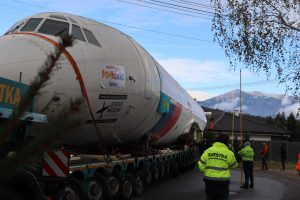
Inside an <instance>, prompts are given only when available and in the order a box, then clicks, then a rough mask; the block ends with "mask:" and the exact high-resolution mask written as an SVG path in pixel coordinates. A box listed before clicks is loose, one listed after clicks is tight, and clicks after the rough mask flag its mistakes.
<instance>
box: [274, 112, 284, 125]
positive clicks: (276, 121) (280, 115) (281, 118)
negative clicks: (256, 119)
mask: <svg viewBox="0 0 300 200" xmlns="http://www.w3.org/2000/svg"><path fill="white" fill-rule="evenodd" d="M274 125H275V126H277V127H280V128H283V129H285V125H286V123H285V114H284V112H282V113H278V114H277V115H276V117H275V119H274Z"/></svg>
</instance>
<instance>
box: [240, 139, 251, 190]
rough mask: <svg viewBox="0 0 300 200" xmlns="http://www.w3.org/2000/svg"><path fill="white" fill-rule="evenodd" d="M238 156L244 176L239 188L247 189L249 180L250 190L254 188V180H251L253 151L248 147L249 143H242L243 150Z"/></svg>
mask: <svg viewBox="0 0 300 200" xmlns="http://www.w3.org/2000/svg"><path fill="white" fill-rule="evenodd" d="M238 154H239V155H240V156H241V158H242V161H243V170H244V174H245V183H244V185H242V186H241V188H245V189H248V187H249V179H250V188H252V189H253V188H254V178H253V161H254V151H253V149H252V148H251V146H250V142H249V141H247V142H245V143H244V148H242V149H241V150H240V151H239V152H238Z"/></svg>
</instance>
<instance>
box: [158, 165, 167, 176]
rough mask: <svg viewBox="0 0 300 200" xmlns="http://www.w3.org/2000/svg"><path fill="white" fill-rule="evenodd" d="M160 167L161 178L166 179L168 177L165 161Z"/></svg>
mask: <svg viewBox="0 0 300 200" xmlns="http://www.w3.org/2000/svg"><path fill="white" fill-rule="evenodd" d="M159 166H160V169H159V171H160V178H161V179H164V178H165V177H166V163H165V161H162V162H161V163H160V164H159Z"/></svg>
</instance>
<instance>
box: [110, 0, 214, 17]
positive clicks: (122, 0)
mask: <svg viewBox="0 0 300 200" xmlns="http://www.w3.org/2000/svg"><path fill="white" fill-rule="evenodd" d="M115 1H120V2H123V3H127V4H132V5H136V6H141V7H145V8H151V9H154V10H161V11H166V12H170V13H175V14H180V15H186V16H190V17H195V18H199V19H209V20H211V18H208V17H201V16H196V15H190V14H187V13H181V12H176V11H171V10H166V9H161V8H155V7H151V6H146V5H142V4H137V3H133V2H129V1H124V0H115Z"/></svg>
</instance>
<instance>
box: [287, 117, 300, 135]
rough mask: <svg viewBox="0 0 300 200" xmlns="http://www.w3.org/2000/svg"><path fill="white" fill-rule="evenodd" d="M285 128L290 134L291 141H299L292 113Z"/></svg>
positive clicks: (295, 121)
mask: <svg viewBox="0 0 300 200" xmlns="http://www.w3.org/2000/svg"><path fill="white" fill-rule="evenodd" d="M286 127H287V129H288V131H289V132H290V134H291V138H290V139H291V141H299V139H300V138H299V136H298V134H297V132H296V130H297V120H296V118H295V116H294V114H293V113H291V114H290V115H289V116H288V118H287V120H286Z"/></svg>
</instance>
